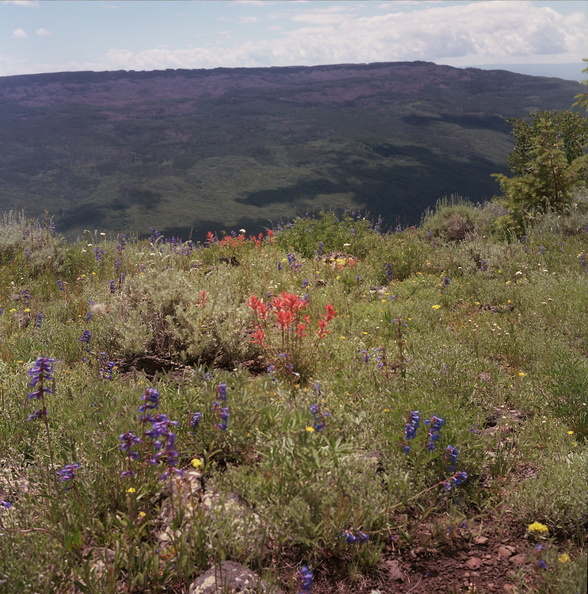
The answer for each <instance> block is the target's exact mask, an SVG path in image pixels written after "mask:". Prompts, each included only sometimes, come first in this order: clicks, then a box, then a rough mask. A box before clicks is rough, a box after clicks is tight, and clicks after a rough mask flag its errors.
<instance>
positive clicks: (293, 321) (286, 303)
mask: <svg viewBox="0 0 588 594" xmlns="http://www.w3.org/2000/svg"><path fill="white" fill-rule="evenodd" d="M248 305H249V307H251V309H253V311H254V312H255V314H256V316H257V321H258V325H257V327H256V329H255V332H254V333H253V335H252V342H254V343H255V344H259V345H261V346H263V347H265V346H266V344H265V328H266V327H267V320H268V317H269V315H270V313H273V314H274V315H275V319H276V324H277V326H278V328H279V329H280V331H281V333H282V338H284V335H285V333H286V332H287V331H288V330H294V331H295V332H296V336H297V337H298V338H303V337H305V336H307V332H306V329H307V327H308V324H309V323H310V316H309V315H302V314H301V312H302V310H304V309H306V308H307V307H308V300H307V299H304V298H303V297H298V295H295V294H294V293H287V292H286V291H282V294H281V295H280V296H279V297H273V298H272V300H271V301H270V302H269V304H267V303H264V302H263V300H261V299H259V298H257V297H256V296H255V295H251V297H250V298H249V301H248ZM325 310H326V311H325V315H324V316H323V317H322V318H321V319H320V320H319V321H318V330H317V332H316V334H317V336H318V338H323V337H325V336H326V335H327V334H328V333H329V330H327V324H328V323H329V322H330V321H331V320H332V319H333V318H334V317H335V316H336V314H337V312H336V311H335V308H334V307H333V305H331V304H330V303H328V304H327V305H326V307H325Z"/></svg>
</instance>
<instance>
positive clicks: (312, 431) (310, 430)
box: [306, 427, 314, 433]
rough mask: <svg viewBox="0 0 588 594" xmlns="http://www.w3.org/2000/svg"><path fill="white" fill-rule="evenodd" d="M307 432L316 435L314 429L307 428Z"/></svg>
mask: <svg viewBox="0 0 588 594" xmlns="http://www.w3.org/2000/svg"><path fill="white" fill-rule="evenodd" d="M306 431H308V432H309V433H314V427H307V428H306Z"/></svg>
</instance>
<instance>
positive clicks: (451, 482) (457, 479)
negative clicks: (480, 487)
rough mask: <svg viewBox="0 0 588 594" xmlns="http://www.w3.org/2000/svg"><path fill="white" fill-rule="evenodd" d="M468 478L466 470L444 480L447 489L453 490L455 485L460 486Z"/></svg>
mask: <svg viewBox="0 0 588 594" xmlns="http://www.w3.org/2000/svg"><path fill="white" fill-rule="evenodd" d="M467 480H468V473H467V472H464V471H460V472H456V473H455V474H454V475H453V476H450V477H449V478H448V479H447V480H446V481H444V483H443V486H444V487H445V490H446V491H451V489H452V488H453V487H459V485H463V483H465V482H466V481H467Z"/></svg>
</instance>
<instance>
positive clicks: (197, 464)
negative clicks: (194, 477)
mask: <svg viewBox="0 0 588 594" xmlns="http://www.w3.org/2000/svg"><path fill="white" fill-rule="evenodd" d="M190 464H192V466H193V467H194V468H202V466H204V464H203V463H202V460H200V458H192V460H190Z"/></svg>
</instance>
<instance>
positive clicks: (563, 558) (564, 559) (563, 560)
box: [557, 553, 570, 563]
mask: <svg viewBox="0 0 588 594" xmlns="http://www.w3.org/2000/svg"><path fill="white" fill-rule="evenodd" d="M557 560H558V561H559V562H560V563H569V562H570V556H569V555H568V554H567V553H562V554H561V555H560V556H559V557H558V558H557Z"/></svg>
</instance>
